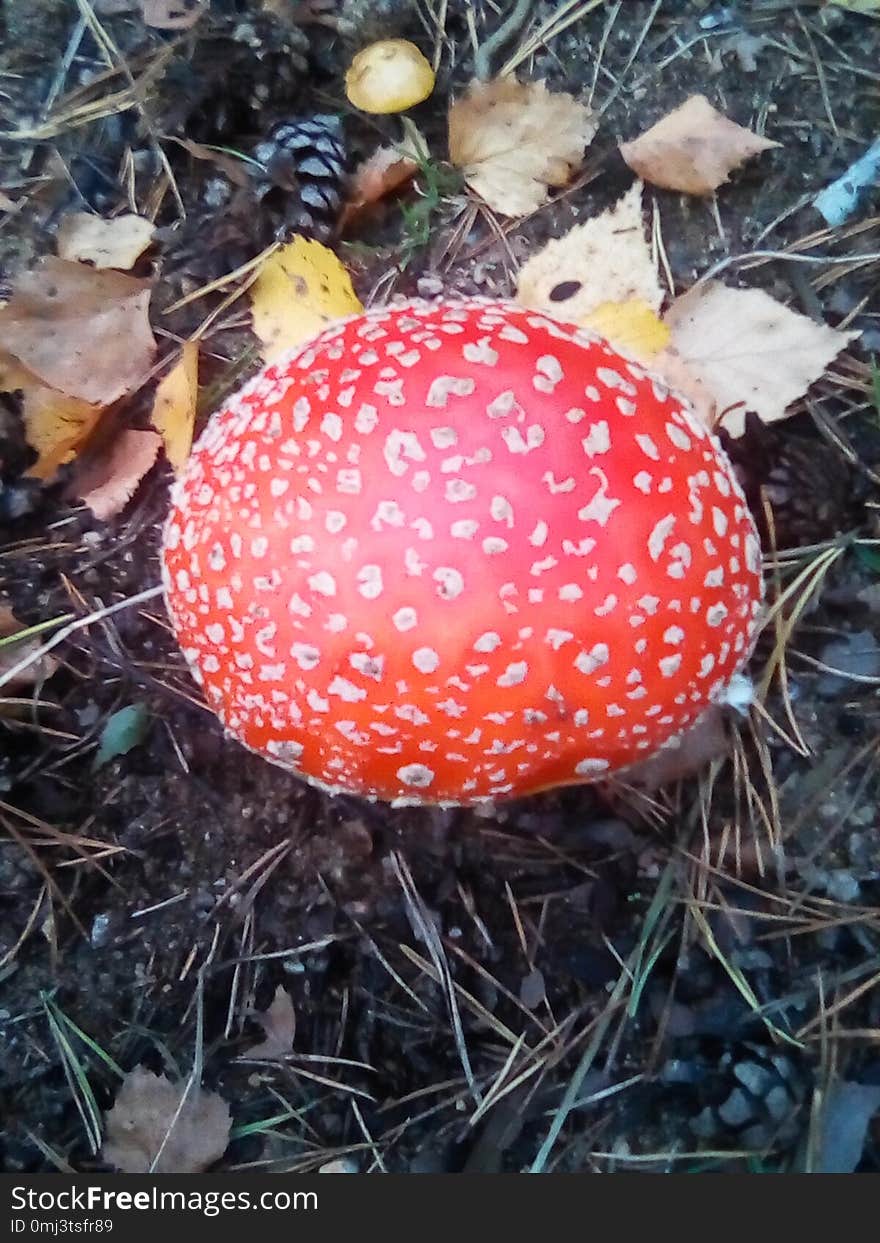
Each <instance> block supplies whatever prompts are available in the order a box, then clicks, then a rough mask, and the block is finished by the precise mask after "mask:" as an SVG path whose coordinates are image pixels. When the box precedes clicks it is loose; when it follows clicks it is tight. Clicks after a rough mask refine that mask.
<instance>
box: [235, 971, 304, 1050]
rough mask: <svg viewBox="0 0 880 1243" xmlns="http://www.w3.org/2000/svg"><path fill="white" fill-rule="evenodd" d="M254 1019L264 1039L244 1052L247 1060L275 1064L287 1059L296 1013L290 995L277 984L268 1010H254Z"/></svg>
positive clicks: (293, 1034) (294, 1027)
mask: <svg viewBox="0 0 880 1243" xmlns="http://www.w3.org/2000/svg"><path fill="white" fill-rule="evenodd" d="M254 1018H255V1019H256V1020H257V1022H258V1023H259V1024H260V1026H261V1027H262V1029H263V1031H264V1032H265V1035H266V1039H265V1040H261V1041H260V1043H259V1044H255V1045H253V1046H252V1047H251V1048H250V1049H248V1050H246V1052H245V1054H244V1056H245V1057H247V1058H259V1059H260V1060H261V1061H267V1062H277V1061H280V1060H281V1059H282V1058H284V1057H287V1056H288V1054H289V1053H290V1051H291V1049H292V1047H293V1038H294V1036H295V1035H296V1012H295V1010H294V1008H293V1002H292V1001H291V1000H290V994H289V993H287V992H286V991H285V990H284V989H283V988H282V987H281V985H280V984H279V985H278V987H277V988H276V990H275V996H274V998H273V1000H272V1004H271V1006H270V1007H269V1009H268V1010H262V1011H261V1010H255V1011H254Z"/></svg>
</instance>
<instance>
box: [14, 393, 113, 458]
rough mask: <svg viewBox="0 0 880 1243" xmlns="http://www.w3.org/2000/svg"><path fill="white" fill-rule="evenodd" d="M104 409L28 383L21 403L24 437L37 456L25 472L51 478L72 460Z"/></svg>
mask: <svg viewBox="0 0 880 1243" xmlns="http://www.w3.org/2000/svg"><path fill="white" fill-rule="evenodd" d="M102 410H103V407H102V406H93V405H91V404H90V403H89V402H87V401H80V400H79V398H77V397H67V396H66V395H65V394H64V393H59V392H58V391H57V389H54V388H49V387H48V385H46V384H40V383H39V382H35V383H33V384H30V385H28V386H26V387H25V388H24V389H23V404H22V419H23V421H24V433H25V439H26V440H27V442H28V444H29V445H30V446H31V448H32V449H36V451H37V455H38V456H37V460H36V462H34V464H33V466H30V467H29V468H28V470H27V471H26V472H25V473H26V474H27V475H30V476H31V477H32V478H34V479H51V478H52V476H53V475H54V474H55V473H56V472H57V471H58V469H59V467H61V466H65V465H67V463H68V462H72V461H73V460H74V458H75V457H76V456H77V454H78V453H79V451H80V450H81V449H82V447H83V446H84V445H85V444H86V442H87V441H88V440H89V438H90V436H91V434H92V432H93V431H94V430H95V427H96V426H97V424H98V420H99V419H100V417H101V413H102Z"/></svg>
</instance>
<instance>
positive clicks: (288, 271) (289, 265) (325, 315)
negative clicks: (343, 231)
mask: <svg viewBox="0 0 880 1243" xmlns="http://www.w3.org/2000/svg"><path fill="white" fill-rule="evenodd" d="M363 309H364V308H363V306H362V305H361V302H360V301H359V299H358V297H357V294H356V293H355V292H354V289H353V288H352V284H351V277H350V276H349V274H348V272H346V270H345V268H344V267H343V266H342V264H341V263H340V261H339V260H338V259H337V257H336V255H334V253H333V251H332V250H328V249H327V247H326V246H322V245H321V243H320V242H314V241H311V240H310V239H308V238H305V237H296V238H295V239H294V240H293V241H292V242H288V244H287V245H286V246H282V247H281V249H280V250H276V251H275V252H274V253H273V254H271V255H270V256H269V258H268V259H267V260H266V261H265V263H264V264H263V266H262V268H261V269H260V274H259V276H258V277H257V279H256V281H255V282H254V285H253V288H252V290H251V310H252V313H253V320H254V332H255V333H256V334H257V336H258V337H259V338H260V340H261V341H262V343H263V348H262V350H261V353H262V356H263V358H264V360H265V361H266V362H273V361H274V360H275V359H276V358H278V357H279V356H280V355H281V354H283V353H285V352H286V351H287V350H290V349H293V347H294V346H296V345H299V344H301V343H302V342H303V341H307V340H309V338H310V337H313V336H315V335H316V334H317V333H319V332H320V331H321V330H322V329H323V328H326V327H327V325H328V324H332V323H334V322H335V321H336V320H338V319H344V318H346V317H347V316H349V315H357V314H358V313H359V312H360V311H362V310H363Z"/></svg>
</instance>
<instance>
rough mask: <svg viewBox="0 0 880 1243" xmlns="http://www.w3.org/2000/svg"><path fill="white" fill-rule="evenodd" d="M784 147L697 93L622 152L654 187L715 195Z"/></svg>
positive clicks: (634, 170)
mask: <svg viewBox="0 0 880 1243" xmlns="http://www.w3.org/2000/svg"><path fill="white" fill-rule="evenodd" d="M780 145H781V144H780V143H778V142H772V141H771V140H770V139H769V138H762V137H761V136H760V135H759V134H753V133H752V131H751V130H748V129H744V128H743V127H742V126H741V125H737V124H736V122H734V121H729V120H728V119H727V117H725V116H723V115H722V113H720V112H718V111H717V110H716V109H715V108H713V107H712V105H711V104H710V103H709V101H708V99H707V98H706V97H705V95H691V97H690V98H689V99H686V100H685V102H684V103H683V104H682V105H681V106H680V107H678V108H675V109H674V110H673V111H672V112H669V113H667V115H666V116H665V117H662V118H661V120H659V121H658V122H657V124H656V125H652V126H651V128H650V129H649V130H646V131H645V133H644V134H640V135H639V137H638V138H635V139H633V141H632V142H622V143H621V144H620V154H621V155H622V156H623V158H624V160H625V161H626V163H627V164H628V165H629V167H630V168H631V169H632V170H633V172H634V173H635V174H636V175H637V176H638V177H642V178H644V180H645V181H649V182H650V183H651V184H652V185H654V186H663V187H664V188H665V189H667V190H682V191H684V193H685V194H711V193H712V191H713V190H716V189H717V188H718V186H720V185H721V184H722V183H723V182H725V181H727V179H728V177H729V175H730V173H731V172H732V171H733V169H735V168H738V167H739V166H740V164H742V163H743V162H744V161H745V160H747V159H749V158H750V157H751V156H753V155H757V154H758V153H759V152H761V151H767V150H769V149H770V148H771V147H778V146H780Z"/></svg>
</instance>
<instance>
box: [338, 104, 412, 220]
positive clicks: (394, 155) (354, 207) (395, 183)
mask: <svg viewBox="0 0 880 1243" xmlns="http://www.w3.org/2000/svg"><path fill="white" fill-rule="evenodd" d="M427 151H428V148H427V144H426V143H425V140H424V138H423V137H422V135H421V134H420V133H419V131H418V130H417V129H415V126H413V127H412V132H410V133H408V134H407V136H406V138H405V139H404V140H403V142H400V143H394V144H392V145H391V146H388V147H379V148H377V150H376V151H374V152H373V154H372V155H371V156H370V158H369V159H368V160H364V162H363V164H360V165H359V166H358V167H357V168H356V169H355V170H354V173H353V174H352V178H351V183H350V185H349V192H348V199H347V201H346V203H345V204H344V206H343V208H342V216H341V219H340V228H341V229H345V227H346V226H347V225H349V224H350V223H351V222H352V221H353V220H354V219H355V218H356V217H357V216H359V215H360V214H361V213H362V212H363V211H364V209H365V208H367V207H370V206H372V204H373V203H378V202H379V200H380V199H383V198H385V197H386V196H387V195H389V194H393V193H394V191H395V190H399V189H401V187H403V186H405V185H408V183H409V182H410V181H412V179H413V177H415V175H416V173H417V172H418V171H419V164H420V163H421V161H422V160H424V159H425V157H426V155H427Z"/></svg>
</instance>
